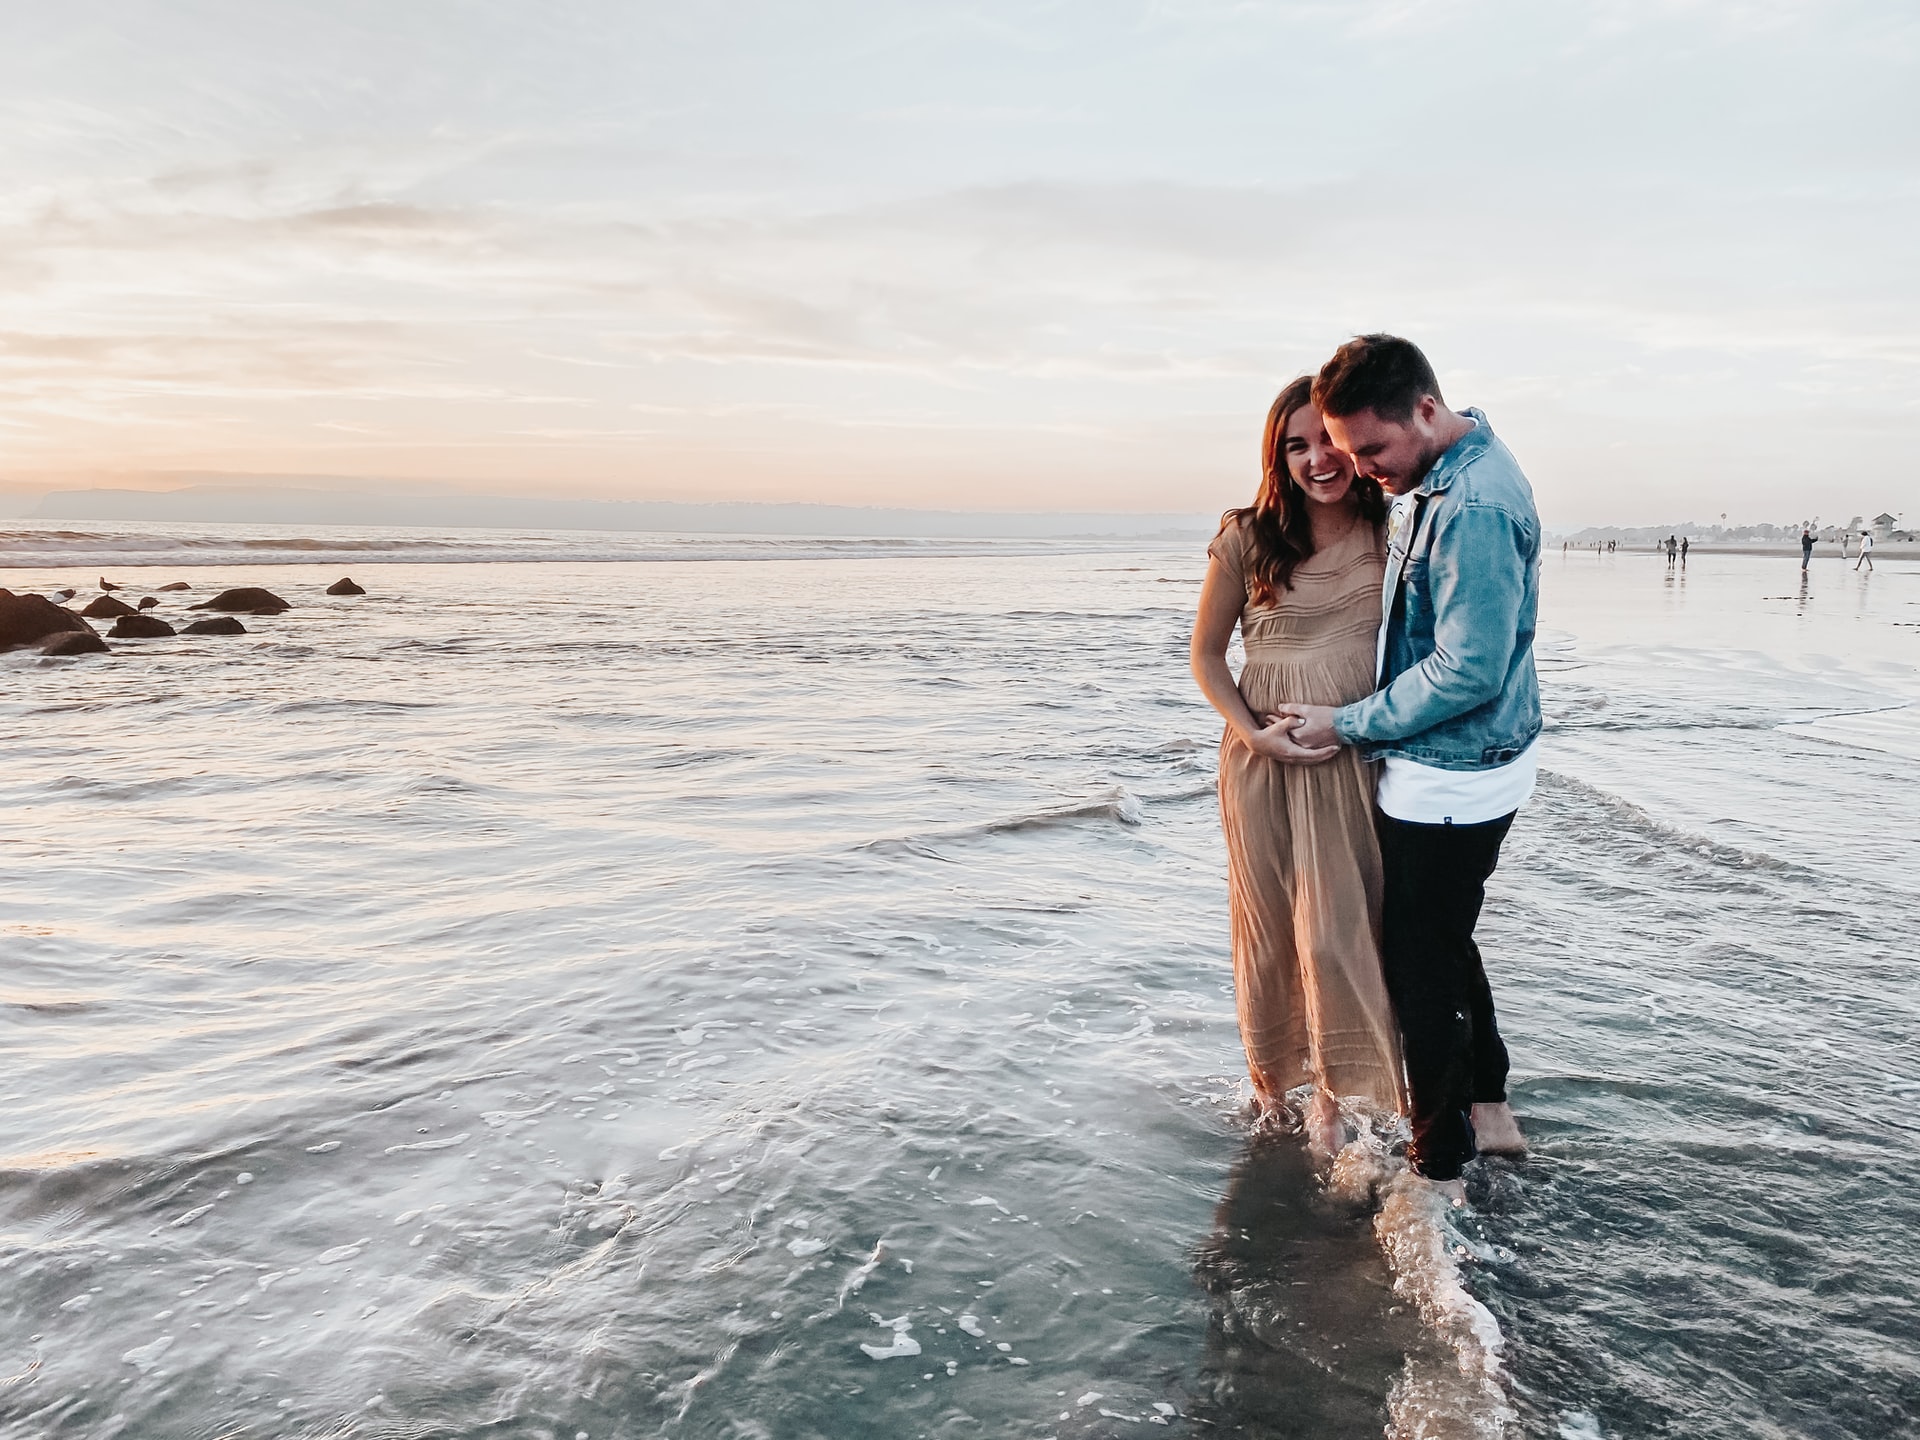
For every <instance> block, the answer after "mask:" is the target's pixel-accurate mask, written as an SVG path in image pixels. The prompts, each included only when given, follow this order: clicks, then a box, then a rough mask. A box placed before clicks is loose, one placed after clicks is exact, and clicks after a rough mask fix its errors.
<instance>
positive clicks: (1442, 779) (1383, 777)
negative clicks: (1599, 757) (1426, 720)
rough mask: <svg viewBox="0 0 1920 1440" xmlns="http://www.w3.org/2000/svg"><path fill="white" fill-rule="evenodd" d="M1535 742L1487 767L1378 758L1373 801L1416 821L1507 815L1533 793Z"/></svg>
mask: <svg viewBox="0 0 1920 1440" xmlns="http://www.w3.org/2000/svg"><path fill="white" fill-rule="evenodd" d="M1539 743H1540V742H1539V741H1537V740H1536V741H1534V742H1533V743H1532V744H1530V745H1528V746H1527V748H1526V749H1524V750H1522V751H1521V752H1520V753H1519V754H1518V755H1516V756H1514V757H1513V759H1511V760H1509V761H1508V762H1507V763H1506V764H1504V765H1496V766H1494V767H1493V768H1492V769H1491V770H1440V769H1436V768H1435V767H1434V766H1432V765H1422V764H1421V763H1420V762H1419V761H1417V760H1401V759H1396V758H1394V757H1392V756H1389V757H1388V758H1387V759H1385V760H1383V761H1381V762H1380V788H1379V789H1378V790H1377V791H1375V792H1374V797H1373V803H1374V804H1376V805H1378V806H1379V807H1380V808H1381V809H1382V810H1383V811H1385V812H1386V813H1387V814H1388V815H1391V816H1392V817H1393V818H1394V819H1396V820H1409V821H1412V822H1413V823H1414V824H1416V825H1447V824H1452V825H1481V824H1484V823H1485V822H1487V821H1489V820H1498V819H1499V818H1500V817H1501V816H1502V815H1511V814H1512V813H1513V812H1514V811H1516V810H1518V809H1519V808H1520V807H1521V806H1522V805H1524V804H1526V803H1527V798H1528V797H1529V796H1530V795H1532V794H1533V786H1534V782H1535V781H1536V780H1537V779H1539V776H1540V766H1539V762H1538V761H1537V760H1536V759H1535V757H1534V753H1533V752H1534V748H1535V746H1537V745H1538V744H1539Z"/></svg>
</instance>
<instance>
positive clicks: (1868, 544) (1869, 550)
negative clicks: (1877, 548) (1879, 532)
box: [1853, 530, 1873, 574]
mask: <svg viewBox="0 0 1920 1440" xmlns="http://www.w3.org/2000/svg"><path fill="white" fill-rule="evenodd" d="M1862 565H1864V566H1866V567H1867V573H1868V574H1872V573H1873V532H1872V531H1871V530H1862V531H1861V532H1860V558H1859V559H1858V560H1856V561H1854V562H1853V568H1854V569H1856V570H1858V569H1859V568H1860V567H1861V566H1862Z"/></svg>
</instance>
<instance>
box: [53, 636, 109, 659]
mask: <svg viewBox="0 0 1920 1440" xmlns="http://www.w3.org/2000/svg"><path fill="white" fill-rule="evenodd" d="M40 653H41V654H42V655H102V654H106V653H108V652H107V642H106V641H104V640H102V639H101V638H100V637H99V636H98V635H96V634H94V632H93V631H91V630H66V631H62V632H61V633H60V634H58V635H56V636H54V637H53V638H52V639H51V640H49V641H47V642H46V643H45V644H44V645H42V646H41V647H40Z"/></svg>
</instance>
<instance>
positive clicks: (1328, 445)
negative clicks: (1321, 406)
mask: <svg viewBox="0 0 1920 1440" xmlns="http://www.w3.org/2000/svg"><path fill="white" fill-rule="evenodd" d="M1280 449H1281V454H1282V458H1283V459H1284V460H1285V461H1286V465H1287V474H1289V475H1291V476H1292V477H1293V483H1294V484H1296V485H1298V486H1299V487H1300V488H1301V490H1302V491H1304V492H1305V494H1306V497H1307V499H1309V500H1311V501H1313V502H1314V503H1315V504H1316V505H1338V504H1339V503H1340V502H1341V501H1342V500H1344V499H1346V498H1347V492H1348V491H1349V490H1351V489H1352V488H1353V460H1352V459H1351V458H1350V457H1349V456H1348V455H1347V454H1346V452H1345V451H1343V450H1339V449H1336V448H1335V447H1334V443H1333V441H1332V440H1331V439H1330V438H1329V437H1328V435H1327V425H1326V422H1325V421H1324V420H1322V419H1321V418H1320V412H1319V411H1318V410H1317V409H1315V408H1314V407H1313V406H1312V405H1302V406H1301V407H1300V408H1299V409H1298V410H1296V411H1294V412H1293V414H1291V415H1289V416H1288V417H1287V430H1286V434H1285V435H1283V436H1281V438H1280Z"/></svg>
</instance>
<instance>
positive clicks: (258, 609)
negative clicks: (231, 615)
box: [193, 585, 293, 615]
mask: <svg viewBox="0 0 1920 1440" xmlns="http://www.w3.org/2000/svg"><path fill="white" fill-rule="evenodd" d="M193 608H194V609H195V610H230V611H234V612H236V613H238V614H241V615H278V614H279V613H280V612H281V611H282V610H291V609H292V608H293V607H292V606H291V605H289V604H288V603H287V602H286V601H284V600H282V599H281V598H280V597H279V596H278V595H276V594H274V593H273V592H272V591H271V590H262V589H261V588H260V587H259V586H257V585H243V586H241V587H240V588H239V589H238V590H222V591H221V592H220V593H219V594H218V595H216V596H214V597H213V598H212V599H211V600H202V601H201V602H200V603H199V604H198V605H195V606H194V607H193Z"/></svg>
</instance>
